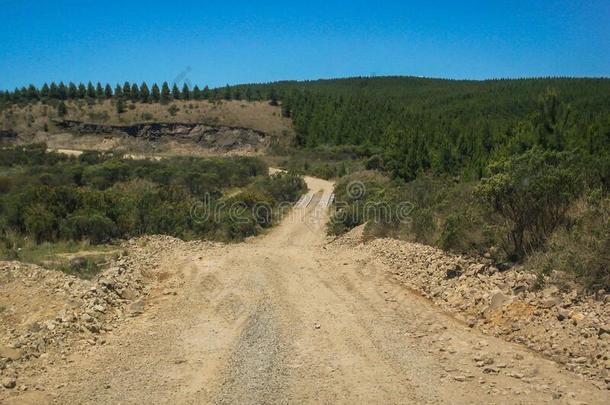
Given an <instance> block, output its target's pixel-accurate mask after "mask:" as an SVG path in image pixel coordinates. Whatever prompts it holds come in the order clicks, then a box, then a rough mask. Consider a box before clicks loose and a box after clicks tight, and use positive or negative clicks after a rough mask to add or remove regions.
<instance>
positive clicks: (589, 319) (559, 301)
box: [333, 229, 610, 389]
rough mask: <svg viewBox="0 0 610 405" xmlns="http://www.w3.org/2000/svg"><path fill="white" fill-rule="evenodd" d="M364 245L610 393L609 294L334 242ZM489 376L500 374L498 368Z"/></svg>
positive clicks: (409, 282)
mask: <svg viewBox="0 0 610 405" xmlns="http://www.w3.org/2000/svg"><path fill="white" fill-rule="evenodd" d="M333 244H334V245H338V246H339V247H340V246H341V245H345V244H348V245H358V247H359V249H366V251H367V252H368V253H369V254H370V255H371V256H372V257H374V258H375V259H376V260H379V261H381V262H382V263H383V264H384V265H387V266H388V267H389V268H390V269H392V272H393V275H394V277H396V278H397V279H398V280H399V281H400V282H401V283H402V284H404V285H406V286H408V287H409V288H411V289H413V290H416V291H418V292H419V293H421V294H422V295H423V296H425V297H426V298H428V299H430V300H431V301H433V302H434V303H435V304H436V305H438V306H440V307H441V308H443V310H445V311H447V312H449V313H451V314H453V315H454V316H455V317H456V318H458V319H461V320H463V321H464V322H465V323H467V324H468V325H469V326H470V327H473V328H479V329H480V330H482V331H484V332H486V333H488V334H492V335H495V336H498V337H501V338H503V339H505V340H507V341H509V342H515V343H519V344H523V345H526V346H527V347H529V348H530V349H532V350H534V351H536V352H539V353H541V354H542V355H544V356H545V357H547V358H549V359H552V360H554V361H556V362H558V363H560V364H562V365H564V366H565V368H567V369H568V370H571V371H574V372H576V373H579V374H581V375H583V376H584V377H586V378H588V379H590V380H592V381H593V382H594V383H596V384H597V385H599V387H600V388H602V389H610V295H608V294H604V293H602V292H600V293H598V294H597V296H591V295H585V294H582V293H579V292H578V291H576V290H571V291H567V292H564V291H560V290H559V289H558V288H557V287H555V286H546V287H543V288H539V287H538V286H537V277H536V275H534V274H531V273H527V272H524V271H521V270H520V269H519V268H513V269H510V270H507V271H500V270H499V269H498V268H496V267H494V265H493V264H492V263H491V261H488V260H485V259H480V258H476V259H475V258H468V257H464V256H458V255H452V254H448V253H446V252H443V251H442V250H439V249H436V248H433V247H430V246H425V245H422V244H418V243H409V242H404V241H399V240H395V239H376V240H373V241H370V242H368V243H363V242H362V238H361V230H359V229H356V230H354V231H352V232H350V233H348V234H346V235H345V236H343V237H341V238H339V239H337V240H336V241H335V242H333ZM481 367H490V368H491V370H490V372H500V369H499V368H496V367H494V366H493V365H486V364H484V363H481Z"/></svg>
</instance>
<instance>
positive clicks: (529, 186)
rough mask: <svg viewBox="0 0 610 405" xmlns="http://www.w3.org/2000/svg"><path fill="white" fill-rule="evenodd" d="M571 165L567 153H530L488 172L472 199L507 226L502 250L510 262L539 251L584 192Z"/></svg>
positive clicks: (539, 150) (532, 151) (577, 172)
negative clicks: (484, 205)
mask: <svg viewBox="0 0 610 405" xmlns="http://www.w3.org/2000/svg"><path fill="white" fill-rule="evenodd" d="M575 160H576V156H575V155H574V154H571V153H567V152H553V151H543V150H542V149H539V148H533V149H531V150H529V151H527V152H525V153H523V154H521V155H517V156H513V157H510V158H508V159H505V160H503V161H500V162H498V163H496V164H494V165H492V166H491V167H490V171H491V173H492V175H491V177H489V178H487V179H484V180H483V181H482V183H481V185H480V186H479V187H478V189H477V194H478V196H479V197H480V198H481V200H482V201H483V202H484V203H485V204H486V205H487V206H488V207H490V208H491V209H492V210H493V211H494V212H495V213H497V214H499V215H500V216H501V218H502V219H503V220H504V221H505V222H506V226H507V235H506V244H505V245H504V249H505V250H506V253H507V255H508V256H509V257H510V258H512V259H514V260H518V259H521V258H523V257H524V256H525V254H526V253H528V252H533V251H534V250H536V249H538V248H540V247H541V246H543V245H544V242H545V241H546V238H547V237H548V236H549V235H550V234H551V232H553V230H554V229H555V228H556V227H557V226H558V225H559V224H561V223H562V222H563V221H564V219H565V217H566V213H567V210H568V208H569V207H570V203H571V202H572V201H573V200H574V199H575V198H576V197H578V196H579V195H580V193H581V192H582V190H583V181H582V178H581V176H580V174H579V171H578V168H577V166H576V165H575Z"/></svg>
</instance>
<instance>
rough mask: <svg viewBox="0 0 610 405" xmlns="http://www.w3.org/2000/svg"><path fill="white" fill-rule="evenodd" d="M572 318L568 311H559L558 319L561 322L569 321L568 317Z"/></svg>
mask: <svg viewBox="0 0 610 405" xmlns="http://www.w3.org/2000/svg"><path fill="white" fill-rule="evenodd" d="M569 316H570V313H569V312H568V311H566V310H565V309H560V310H558V311H557V319H558V320H559V321H563V320H566V319H568V317H569Z"/></svg>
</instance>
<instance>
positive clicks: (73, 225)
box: [62, 212, 117, 244]
mask: <svg viewBox="0 0 610 405" xmlns="http://www.w3.org/2000/svg"><path fill="white" fill-rule="evenodd" d="M62 233H63V234H65V235H67V236H68V239H73V240H78V239H89V240H90V241H91V243H95V244H98V243H102V242H106V241H108V240H110V239H112V238H115V237H116V236H117V227H116V224H115V223H114V222H112V220H111V219H110V218H108V217H106V216H105V215H103V214H101V213H99V212H76V213H75V214H72V215H71V216H70V217H68V219H67V220H66V223H65V224H64V226H63V229H62Z"/></svg>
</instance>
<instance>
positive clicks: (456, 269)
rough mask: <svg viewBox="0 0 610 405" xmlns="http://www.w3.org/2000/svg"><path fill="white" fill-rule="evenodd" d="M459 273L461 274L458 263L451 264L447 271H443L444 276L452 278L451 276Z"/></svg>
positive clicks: (453, 276) (457, 275) (454, 276)
mask: <svg viewBox="0 0 610 405" xmlns="http://www.w3.org/2000/svg"><path fill="white" fill-rule="evenodd" d="M461 274H462V268H461V267H460V266H459V265H458V264H456V265H454V266H452V267H451V268H449V269H447V272H446V273H445V278H447V279H452V278H456V277H459V276H460V275H461Z"/></svg>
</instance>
